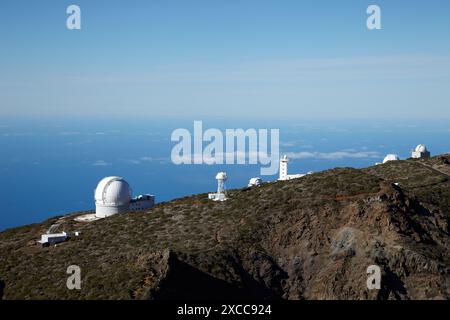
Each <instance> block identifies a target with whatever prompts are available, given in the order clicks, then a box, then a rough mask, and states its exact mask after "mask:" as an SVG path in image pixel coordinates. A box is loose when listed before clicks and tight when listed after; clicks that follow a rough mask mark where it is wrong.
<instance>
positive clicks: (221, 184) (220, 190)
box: [208, 172, 228, 201]
mask: <svg viewBox="0 0 450 320" xmlns="http://www.w3.org/2000/svg"><path fill="white" fill-rule="evenodd" d="M227 179H228V176H227V173H226V172H219V173H218V174H217V175H216V180H217V193H210V194H209V195H208V199H210V200H213V201H225V200H227V195H226V191H225V181H227Z"/></svg>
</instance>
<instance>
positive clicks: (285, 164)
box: [278, 155, 289, 180]
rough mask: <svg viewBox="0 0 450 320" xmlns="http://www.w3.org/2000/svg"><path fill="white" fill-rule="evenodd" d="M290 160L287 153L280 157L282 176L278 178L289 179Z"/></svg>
mask: <svg viewBox="0 0 450 320" xmlns="http://www.w3.org/2000/svg"><path fill="white" fill-rule="evenodd" d="M288 162H289V159H288V157H287V156H286V155H284V156H283V158H281V159H280V178H279V179H278V180H287V179H288Z"/></svg>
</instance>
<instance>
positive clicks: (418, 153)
mask: <svg viewBox="0 0 450 320" xmlns="http://www.w3.org/2000/svg"><path fill="white" fill-rule="evenodd" d="M430 156H431V154H430V152H429V151H428V150H427V147H426V146H425V145H423V144H419V145H418V146H417V147H416V149H414V151H413V152H412V158H414V159H429V158H430Z"/></svg>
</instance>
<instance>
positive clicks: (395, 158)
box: [383, 154, 400, 163]
mask: <svg viewBox="0 0 450 320" xmlns="http://www.w3.org/2000/svg"><path fill="white" fill-rule="evenodd" d="M398 160H400V158H399V157H398V155H396V154H388V155H387V156H386V157H384V160H383V163H386V162H389V161H398Z"/></svg>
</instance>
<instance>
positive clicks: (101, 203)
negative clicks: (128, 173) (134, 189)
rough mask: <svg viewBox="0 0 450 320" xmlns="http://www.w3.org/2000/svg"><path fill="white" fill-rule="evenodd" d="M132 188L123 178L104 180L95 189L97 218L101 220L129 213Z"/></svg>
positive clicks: (107, 178)
mask: <svg viewBox="0 0 450 320" xmlns="http://www.w3.org/2000/svg"><path fill="white" fill-rule="evenodd" d="M130 201H131V188H130V185H129V184H128V182H126V181H125V180H124V179H123V178H121V177H106V178H103V179H102V180H101V181H100V182H99V183H98V185H97V189H95V206H96V213H95V214H96V216H97V217H100V218H104V217H108V216H111V215H113V214H117V213H122V212H127V211H128V210H129V207H130Z"/></svg>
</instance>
